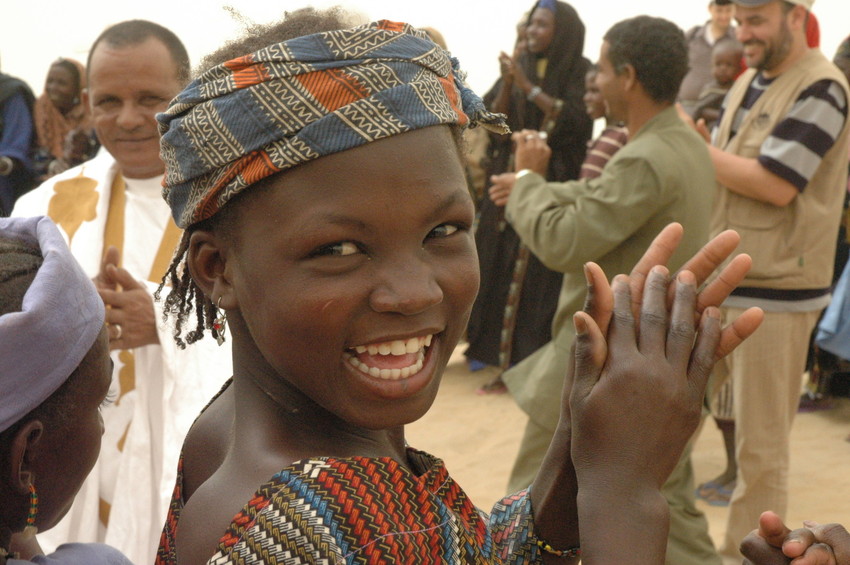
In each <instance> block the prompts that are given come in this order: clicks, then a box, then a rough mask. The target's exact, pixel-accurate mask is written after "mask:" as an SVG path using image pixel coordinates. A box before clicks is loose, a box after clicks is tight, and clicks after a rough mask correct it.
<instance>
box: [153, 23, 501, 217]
mask: <svg viewBox="0 0 850 565" xmlns="http://www.w3.org/2000/svg"><path fill="white" fill-rule="evenodd" d="M463 79H464V76H463V74H462V73H461V72H460V70H459V68H458V61H457V60H456V59H454V58H451V57H450V56H449V54H448V53H447V52H446V51H444V50H443V49H442V48H440V47H439V46H437V45H436V44H434V43H433V42H432V41H431V40H430V39H429V38H428V36H427V34H425V33H424V32H422V31H419V30H416V29H414V28H413V27H411V26H410V25H408V24H403V23H395V22H389V21H385V20H383V21H379V22H373V23H371V24H367V25H363V26H360V27H356V28H353V29H346V30H338V31H330V32H325V33H318V34H314V35H308V36H304V37H298V38H295V39H292V40H289V41H285V42H282V43H277V44H274V45H270V46H269V47H266V48H265V49H261V50H259V51H257V52H255V53H252V54H250V55H246V56H244V57H241V58H238V59H234V60H232V61H228V62H226V63H224V64H222V65H219V66H217V67H213V68H212V69H210V70H209V71H207V72H205V73H204V74H203V75H201V76H200V77H199V78H198V79H196V80H195V81H193V82H192V83H191V84H190V85H189V86H188V87H187V88H186V89H185V90H184V91H183V92H181V93H180V94H179V95H178V96H177V98H175V99H174V101H173V102H172V103H171V106H170V107H169V108H168V110H167V111H166V112H164V113H162V114H160V115H159V116H157V119H158V120H159V124H160V131H161V133H162V159H163V161H164V162H165V164H166V174H165V181H164V186H165V188H164V191H163V194H164V196H165V198H166V200H167V201H168V203H169V205H170V206H171V210H172V214H173V216H174V219H175V221H176V222H177V224H178V225H179V226H180V227H181V228H186V227H188V226H190V225H192V224H194V223H196V222H199V221H201V220H204V219H207V218H209V217H211V216H213V215H214V214H215V213H216V212H218V211H219V210H220V209H221V207H222V206H224V204H225V203H226V202H227V201H228V200H229V199H230V198H232V197H233V196H234V195H236V194H238V193H239V192H240V191H242V190H244V189H245V188H246V187H248V186H250V185H251V184H254V183H256V182H257V181H259V180H261V179H263V178H265V177H268V176H270V175H273V174H275V173H277V172H280V171H283V170H286V169H289V168H292V167H294V166H296V165H299V164H302V163H305V162H307V161H310V160H313V159H317V158H319V157H322V156H324V155H330V154H332V153H337V152H340V151H345V150H346V149H351V148H353V147H357V146H359V145H363V144H365V143H369V142H371V141H376V140H378V139H383V138H386V137H389V136H392V135H396V134H399V133H404V132H407V131H411V130H416V129H421V128H424V127H428V126H433V125H439V124H457V125H459V126H467V125H473V126H474V125H482V126H483V127H486V128H487V129H491V130H493V131H496V132H500V133H507V132H508V129H507V126H506V125H505V122H504V116H502V115H499V114H491V113H489V112H488V111H487V110H486V109H485V107H484V105H483V103H482V102H481V99H480V98H479V97H478V96H477V95H476V94H475V93H473V92H472V91H471V90H470V89H469V88H468V87H466V85H465V84H464V82H463Z"/></svg>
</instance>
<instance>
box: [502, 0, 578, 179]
mask: <svg viewBox="0 0 850 565" xmlns="http://www.w3.org/2000/svg"><path fill="white" fill-rule="evenodd" d="M538 8H543V9H546V10H550V11H552V9H553V8H554V13H555V30H554V34H553V36H552V43H551V44H550V45H549V48H548V49H547V50H546V52H545V53H540V54H533V53H526V54H525V56H524V57H523V58H522V60H521V63H520V64H521V65H522V68H523V70H524V71H525V74H526V76H527V77H528V79H529V80H530V81H531V82H533V83H535V84H539V86H540V87H541V88H542V89H543V92H545V93H546V94H548V95H549V96H554V97H555V98H558V99H560V100H561V101H563V109H562V110H561V114H560V116H559V118H558V119H557V121H556V124H555V127H554V128H553V129H552V130H551V131H550V132H549V145H550V146H552V149H553V152H554V153H555V154H556V155H557V158H554V157H553V159H552V160H551V161H550V167H549V169H550V170H549V175H548V176H549V179H550V180H568V179H574V178H577V177H578V171H579V169H580V168H581V162H582V160H583V159H584V154H585V150H586V144H587V140H588V139H589V138H590V135H591V133H592V130H593V123H592V121H591V120H590V118H589V117H588V115H587V112H586V110H585V107H584V101H583V97H584V80H585V75H586V74H587V71H588V69H589V68H590V61H588V60H587V59H586V58H585V57H584V56H583V55H582V53H583V52H584V34H585V30H584V23H583V22H582V21H581V18H579V15H578V13H577V12H576V10H575V8H573V7H572V6H570V5H569V4H567V3H566V2H560V1H558V0H539V1H538V2H535V4H534V6H533V7H532V9H531V11H530V12H529V21H531V16H532V15H533V14H534V11H535V10H537V9H538ZM543 57H545V58H547V59H548V63H547V64H546V72H545V75H544V76H543V77H542V79H541V78H540V77H538V76H537V63H538V61H539V60H540V59H541V58H543ZM516 94H517V95H519V96H517V95H515V101H516V106H517V107H518V109H519V114H520V115H519V118H520V124H519V125H520V126H521V127H524V128H530V129H542V128H543V126H544V124H543V123H542V122H543V112H542V111H541V110H540V108H538V107H537V105H536V104H535V103H533V102H528V101H527V100H525V97H524V96H522V95H521V94H523V93H516Z"/></svg>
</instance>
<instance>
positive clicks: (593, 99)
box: [578, 65, 629, 179]
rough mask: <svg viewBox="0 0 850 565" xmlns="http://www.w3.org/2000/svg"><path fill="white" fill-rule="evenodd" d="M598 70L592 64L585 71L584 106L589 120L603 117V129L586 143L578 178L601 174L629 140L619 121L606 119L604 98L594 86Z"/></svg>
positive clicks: (588, 177) (627, 131)
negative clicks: (613, 121)
mask: <svg viewBox="0 0 850 565" xmlns="http://www.w3.org/2000/svg"><path fill="white" fill-rule="evenodd" d="M598 72H599V67H597V66H596V65H593V66H592V67H590V70H589V71H587V75H586V76H585V79H584V99H583V100H584V107H585V108H586V109H587V115H588V116H590V119H591V120H594V121H595V120H598V119H599V118H605V129H604V130H602V133H600V134H599V137H597V138H596V139H594V140H593V141H590V142H588V144H587V155H585V157H584V162H583V163H582V164H581V172H580V173H579V176H578V178H580V179H592V178H596V177H598V176H599V175H601V174H602V169H603V168H604V167H605V164H606V163H607V162H608V161H609V160H610V159H611V157H613V156H614V153H616V152H617V151H619V150H620V148H621V147H623V145H625V144H626V142H627V141H628V140H629V130H627V129H626V127H625V126H624V125H623V124H621V123H616V124H611V123H610V122H609V121H608V116H607V113H608V112H607V108H606V107H605V100H603V98H602V94H600V92H599V87H598V86H596V74H597V73H598Z"/></svg>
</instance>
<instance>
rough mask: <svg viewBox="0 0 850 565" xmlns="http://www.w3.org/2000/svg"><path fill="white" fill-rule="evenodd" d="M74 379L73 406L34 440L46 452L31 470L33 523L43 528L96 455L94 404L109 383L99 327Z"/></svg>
mask: <svg viewBox="0 0 850 565" xmlns="http://www.w3.org/2000/svg"><path fill="white" fill-rule="evenodd" d="M78 371H81V374H79V375H78V376H77V377H76V378H78V379H84V380H85V382H84V383H81V384H75V385H73V386H75V392H76V394H75V396H74V398H73V401H74V403H73V405H72V408H71V409H70V412H69V413H68V415H67V422H65V423H64V424H59V425H57V424H56V423H55V422H54V423H53V425H46V426H45V429H44V432H43V436H42V437H41V439H40V440H39V441H40V442H42V443H43V444H44V445H43V447H42V452H43V453H44V454H46V455H45V456H44V457H43V458H42V460H41V461H39V464H38V468H37V469H36V470H35V472H36V475H37V476H36V477H35V486H36V488H37V489H38V496H39V511H38V518H37V521H36V525H37V526H38V528H39V529H40V530H47V529H49V528H51V527H53V526H54V525H56V523H57V522H58V521H59V520H60V519H61V518H62V517H63V516H64V515H65V514H66V513H67V512H68V510H70V508H71V503H72V502H73V501H74V497H75V496H76V495H77V492H78V491H79V490H80V487H81V486H83V481H84V480H85V478H86V477H87V476H88V474H89V472H90V471H91V470H92V467H94V464H95V462H96V461H97V457H98V455H99V454H100V440H101V437H102V436H103V418H102V417H101V414H100V409H101V407H102V404H103V403H104V399H105V398H106V395H107V393H108V392H109V387H110V383H111V382H112V361H111V359H110V357H109V345H108V338H107V334H106V329H105V328H104V329H103V330H102V331H101V333H100V335H99V336H98V338H97V340H96V341H95V344H94V345H93V346H92V348H91V350H90V351H89V353H88V354H87V355H86V357H85V358H84V359H83V361H82V363H81V364H80V366H79V369H78Z"/></svg>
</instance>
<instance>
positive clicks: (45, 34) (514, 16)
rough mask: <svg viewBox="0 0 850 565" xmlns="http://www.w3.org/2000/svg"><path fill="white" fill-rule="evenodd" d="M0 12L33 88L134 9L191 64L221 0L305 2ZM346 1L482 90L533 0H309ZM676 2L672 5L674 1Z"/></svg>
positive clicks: (840, 28) (828, 0)
mask: <svg viewBox="0 0 850 565" xmlns="http://www.w3.org/2000/svg"><path fill="white" fill-rule="evenodd" d="M3 2H4V4H5V5H6V10H4V16H3V17H2V18H0V68H2V70H3V72H5V73H9V74H12V75H15V76H18V77H20V78H22V79H24V80H26V81H27V82H28V83H29V84H30V86H31V87H32V89H33V91H34V92H35V94H36V95H39V94H40V93H41V92H42V91H43V90H44V77H45V76H46V74H47V69H48V67H49V66H50V63H51V62H52V61H53V60H54V59H56V58H57V57H59V56H64V57H72V58H76V59H79V60H81V61H85V58H86V52H87V50H88V47H89V46H90V44H91V42H92V41H93V40H94V39H95V37H96V36H97V35H98V34H99V33H100V31H101V30H102V29H103V28H104V27H106V26H107V25H109V24H111V23H114V22H118V21H121V20H125V19H131V18H144V19H149V20H153V21H156V22H158V23H160V24H163V25H164V26H166V27H168V28H170V29H171V30H173V31H174V32H175V33H176V34H177V35H178V36H179V37H180V38H181V39H182V40H183V42H184V43H185V44H186V46H187V48H188V50H189V55H190V56H191V58H192V63H193V65H194V64H195V63H196V62H197V61H198V60H199V59H200V58H201V57H202V56H203V55H205V54H207V53H209V52H211V51H213V50H214V49H215V48H216V47H218V46H219V45H220V44H221V43H222V42H223V40H226V39H229V38H231V37H234V36H235V35H237V34H238V32H239V29H240V28H239V24H238V23H236V22H235V21H234V19H233V18H232V17H231V16H230V14H229V13H228V12H226V11H225V10H224V9H223V8H222V7H223V6H225V5H230V6H233V7H234V8H235V9H236V10H238V11H239V12H241V13H242V14H243V15H244V16H247V17H248V18H251V19H252V20H254V21H256V22H260V23H262V22H267V21H271V20H275V19H277V18H278V17H279V15H280V14H281V12H282V11H283V10H287V9H289V10H294V9H297V8H300V7H303V6H304V5H307V4H308V3H307V2H300V1H297V2H296V1H295V0H283V1H282V2H273V1H268V0H141V1H140V0H135V1H133V2H129V1H127V0H109V1H108V2H107V1H105V0H77V1H76V2H69V1H68V0H62V1H61V2H60V1H59V0H3ZM571 3H572V5H573V6H574V7H575V8H576V10H577V11H578V13H579V15H580V16H581V18H582V20H583V21H584V23H585V26H586V28H587V33H586V39H585V55H586V56H587V57H589V58H590V59H591V60H596V58H597V56H598V53H599V45H600V43H601V38H602V35H603V34H604V33H605V31H606V30H607V29H608V28H609V27H610V26H611V25H612V24H614V23H616V22H617V21H619V20H621V19H624V18H627V17H630V16H635V15H638V14H641V13H646V14H650V15H655V16H662V17H666V18H668V19H670V20H672V21H674V22H675V23H677V24H678V25H679V26H681V27H683V28H684V29H687V28H688V27H690V26H692V25H694V24H696V23H701V22H702V21H703V20H704V19H706V18H707V5H708V0H643V1H642V2H638V1H635V0H573V1H572V2H571ZM335 4H338V5H342V6H345V7H349V8H354V9H356V10H357V11H359V12H360V13H362V14H364V15H365V16H366V17H367V18H368V19H392V20H397V21H407V22H410V23H413V24H414V25H419V26H431V27H435V28H437V29H439V30H440V31H441V32H442V33H443V35H444V36H445V37H446V41H447V42H448V45H449V50H450V51H452V53H453V54H454V55H456V56H457V57H458V58H460V60H461V63H462V64H463V68H464V69H465V70H466V71H467V73H468V75H469V83H470V84H471V85H472V86H473V88H474V89H475V90H477V91H479V92H481V93H483V92H484V91H486V90H487V89H488V88H489V87H490V85H491V84H492V83H493V81H494V80H495V79H496V78H497V75H498V64H497V61H496V57H497V55H498V53H499V51H500V50H506V51H508V52H509V50H510V49H511V46H512V44H513V39H514V25H515V24H516V22H517V21H518V19H519V17H520V15H521V14H522V13H523V11H524V10H526V9H528V8H530V7H531V6H532V5H533V2H532V1H527V2H517V1H513V0H489V1H485V0H418V1H414V0H395V1H393V2H390V1H388V0H356V1H338V2H333V1H326V0H320V1H317V2H313V3H312V5H314V6H317V7H326V6H329V5H335ZM671 6H672V7H671ZM814 12H815V14H816V15H817V16H818V19H819V21H820V23H821V47H822V48H823V50H824V52H825V53H826V54H827V56H829V57H830V58H832V55H833V54H834V53H835V49H836V48H837V46H838V44H839V43H840V42H841V40H842V39H843V38H844V37H846V36H847V35H850V0H817V1H816V2H815V6H814Z"/></svg>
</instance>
